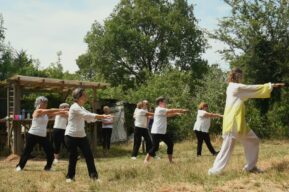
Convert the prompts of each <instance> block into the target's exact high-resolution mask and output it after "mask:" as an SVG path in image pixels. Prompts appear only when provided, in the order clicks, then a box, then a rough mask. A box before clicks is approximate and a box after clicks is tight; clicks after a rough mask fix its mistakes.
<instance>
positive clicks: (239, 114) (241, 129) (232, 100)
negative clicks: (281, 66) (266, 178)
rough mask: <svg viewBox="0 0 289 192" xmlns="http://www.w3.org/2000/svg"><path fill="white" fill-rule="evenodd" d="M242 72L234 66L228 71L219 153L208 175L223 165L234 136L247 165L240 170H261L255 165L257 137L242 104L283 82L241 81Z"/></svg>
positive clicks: (266, 94) (266, 95) (268, 92)
mask: <svg viewBox="0 0 289 192" xmlns="http://www.w3.org/2000/svg"><path fill="white" fill-rule="evenodd" d="M242 79H243V72H242V70H241V69H239V68H234V69H232V71H231V72H230V73H229V76H228V82H229V85H228V87H227V92H226V94H227V99H226V106H225V112H224V117H223V139H224V140H223V144H222V147H221V150H220V152H219V153H218V155H217V157H216V159H215V162H214V164H213V167H212V168H210V169H209V171H208V174H209V175H216V174H219V173H221V172H222V170H223V169H224V168H225V167H226V165H227V164H228V162H229V159H230V157H231V154H232V152H233V148H234V145H235V142H236V140H239V141H240V142H241V144H242V145H243V147H244V151H245V157H246V165H245V166H244V168H243V170H244V171H247V172H257V173H260V172H262V171H261V170H260V169H259V168H257V166H256V164H257V161H258V154H259V138H258V137H257V136H256V134H255V133H254V132H253V131H252V130H251V129H250V128H249V127H247V125H246V120H245V104H244V102H245V101H246V100H248V99H250V98H270V96H271V91H272V89H273V88H279V87H283V86H284V85H285V84H283V83H266V84H263V85H244V84H241V81H242Z"/></svg>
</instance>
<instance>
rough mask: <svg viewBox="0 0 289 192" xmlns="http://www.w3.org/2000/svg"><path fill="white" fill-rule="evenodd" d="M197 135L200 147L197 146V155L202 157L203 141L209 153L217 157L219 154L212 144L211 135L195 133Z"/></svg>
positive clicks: (200, 132)
mask: <svg viewBox="0 0 289 192" xmlns="http://www.w3.org/2000/svg"><path fill="white" fill-rule="evenodd" d="M195 134H196V136H197V139H198V146H197V155H202V145H203V141H205V143H206V145H207V147H208V149H209V151H210V152H211V153H212V154H213V155H215V154H216V153H217V152H216V151H215V149H214V147H213V146H212V144H211V139H210V135H209V133H205V132H202V131H195Z"/></svg>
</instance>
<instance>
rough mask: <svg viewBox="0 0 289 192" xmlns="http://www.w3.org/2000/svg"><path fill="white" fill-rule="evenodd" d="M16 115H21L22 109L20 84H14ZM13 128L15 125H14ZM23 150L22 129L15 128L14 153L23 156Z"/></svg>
mask: <svg viewBox="0 0 289 192" xmlns="http://www.w3.org/2000/svg"><path fill="white" fill-rule="evenodd" d="M13 86H14V98H13V100H14V101H13V103H14V111H13V113H14V114H18V115H19V114H20V112H21V109H20V106H21V101H20V99H21V88H20V86H19V84H16V83H14V84H13ZM12 126H13V124H12ZM22 148H23V138H22V137H21V127H13V146H12V152H13V153H14V154H17V155H21V151H22Z"/></svg>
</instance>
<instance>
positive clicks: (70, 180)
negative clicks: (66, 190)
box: [65, 178, 74, 183]
mask: <svg viewBox="0 0 289 192" xmlns="http://www.w3.org/2000/svg"><path fill="white" fill-rule="evenodd" d="M65 181H66V183H71V182H73V181H74V179H71V178H67V179H66V180H65Z"/></svg>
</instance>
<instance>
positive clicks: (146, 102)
mask: <svg viewBox="0 0 289 192" xmlns="http://www.w3.org/2000/svg"><path fill="white" fill-rule="evenodd" d="M142 103H143V106H142V108H143V109H149V102H148V100H143V101H142Z"/></svg>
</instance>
